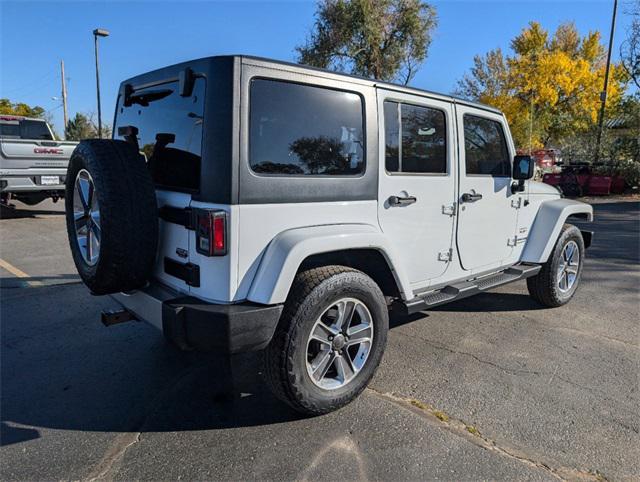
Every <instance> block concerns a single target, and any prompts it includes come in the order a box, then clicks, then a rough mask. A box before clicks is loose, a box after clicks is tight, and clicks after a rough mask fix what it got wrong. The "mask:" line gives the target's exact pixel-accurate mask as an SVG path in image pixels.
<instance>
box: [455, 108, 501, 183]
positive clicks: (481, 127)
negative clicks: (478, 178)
mask: <svg viewBox="0 0 640 482" xmlns="http://www.w3.org/2000/svg"><path fill="white" fill-rule="evenodd" d="M464 151H465V157H466V167H467V174H485V175H490V176H511V161H510V159H509V150H508V149H507V141H506V139H505V136H504V131H503V130H502V124H500V122H497V121H494V120H490V119H485V118H482V117H476V116H473V115H465V116H464Z"/></svg>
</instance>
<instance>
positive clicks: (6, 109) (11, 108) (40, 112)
mask: <svg viewBox="0 0 640 482" xmlns="http://www.w3.org/2000/svg"><path fill="white" fill-rule="evenodd" d="M0 114H5V115H19V116H24V117H37V118H44V117H45V110H44V109H43V108H42V107H40V106H39V105H36V106H34V107H31V106H30V105H27V104H24V103H22V102H15V103H14V102H11V101H10V100H9V99H0Z"/></svg>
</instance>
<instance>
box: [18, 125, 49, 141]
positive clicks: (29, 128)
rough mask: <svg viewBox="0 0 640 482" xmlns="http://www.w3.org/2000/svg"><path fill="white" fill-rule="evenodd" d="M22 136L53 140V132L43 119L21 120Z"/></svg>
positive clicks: (23, 137) (24, 137)
mask: <svg viewBox="0 0 640 482" xmlns="http://www.w3.org/2000/svg"><path fill="white" fill-rule="evenodd" d="M20 137H21V138H22V139H46V140H49V141H50V140H53V137H51V132H50V131H49V128H48V127H47V124H45V123H44V122H42V121H32V120H23V121H20Z"/></svg>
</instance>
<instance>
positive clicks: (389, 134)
mask: <svg viewBox="0 0 640 482" xmlns="http://www.w3.org/2000/svg"><path fill="white" fill-rule="evenodd" d="M384 117H385V166H386V169H387V171H389V172H408V173H423V174H425V173H427V174H445V173H446V172H447V136H446V121H445V114H444V112H442V111H440V110H437V109H432V108H429V107H421V106H416V105H409V104H398V103H397V102H389V101H387V102H385V103H384ZM399 142H400V144H401V145H400V146H398V143H399Z"/></svg>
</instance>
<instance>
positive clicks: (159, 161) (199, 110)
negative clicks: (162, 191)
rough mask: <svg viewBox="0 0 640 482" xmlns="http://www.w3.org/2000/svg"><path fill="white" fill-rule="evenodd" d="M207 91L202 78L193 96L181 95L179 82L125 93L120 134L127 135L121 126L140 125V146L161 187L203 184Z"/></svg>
mask: <svg viewBox="0 0 640 482" xmlns="http://www.w3.org/2000/svg"><path fill="white" fill-rule="evenodd" d="M204 95H205V79H202V78H198V79H196V81H195V84H194V87H193V92H192V94H191V96H189V97H182V96H180V93H179V86H178V82H168V83H165V84H160V85H157V86H154V87H149V88H147V89H141V90H136V91H134V92H133V94H131V96H130V98H129V99H128V101H127V102H125V99H124V98H123V97H124V96H121V98H120V102H119V105H118V113H117V120H116V128H115V129H114V132H115V134H116V137H117V138H120V139H125V134H124V133H119V131H118V129H119V128H121V127H126V126H132V127H135V128H137V129H138V135H137V143H138V147H139V149H140V151H141V152H142V153H143V154H144V156H145V157H146V159H147V163H148V166H149V170H150V172H151V176H152V177H153V180H154V181H155V183H156V185H157V186H158V187H163V188H166V189H175V190H180V191H197V190H198V189H199V188H200V163H201V155H202V154H201V151H202V127H203V126H202V124H203V119H204ZM129 140H130V139H129Z"/></svg>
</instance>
